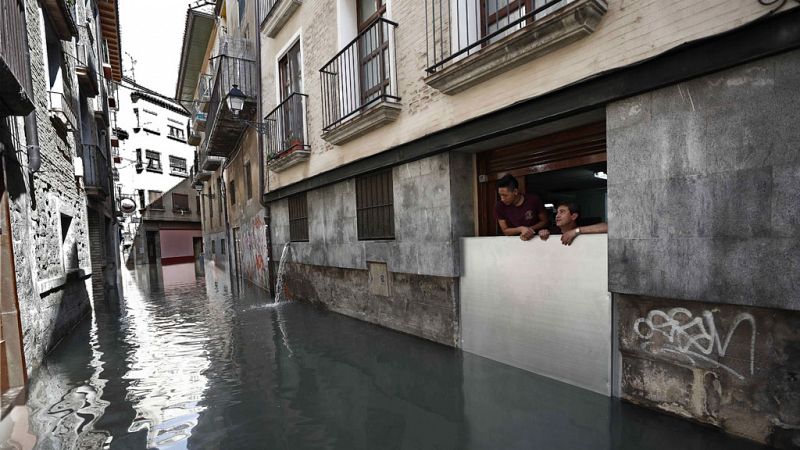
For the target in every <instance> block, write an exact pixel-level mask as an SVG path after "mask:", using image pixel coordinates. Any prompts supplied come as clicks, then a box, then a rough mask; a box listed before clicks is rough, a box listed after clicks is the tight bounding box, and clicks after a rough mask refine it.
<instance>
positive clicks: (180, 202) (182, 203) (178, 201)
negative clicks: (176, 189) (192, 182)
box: [172, 194, 189, 212]
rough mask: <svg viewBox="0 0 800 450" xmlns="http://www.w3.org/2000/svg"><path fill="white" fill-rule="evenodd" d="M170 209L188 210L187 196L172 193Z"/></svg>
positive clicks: (176, 210)
mask: <svg viewBox="0 0 800 450" xmlns="http://www.w3.org/2000/svg"><path fill="white" fill-rule="evenodd" d="M172 210H173V211H175V212H189V196H188V195H186V194H172Z"/></svg>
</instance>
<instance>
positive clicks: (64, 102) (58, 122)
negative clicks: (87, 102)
mask: <svg viewBox="0 0 800 450" xmlns="http://www.w3.org/2000/svg"><path fill="white" fill-rule="evenodd" d="M47 98H48V101H49V104H48V109H49V112H50V122H52V123H53V126H54V127H55V129H56V130H57V131H58V133H59V134H60V135H61V136H62V137H64V136H66V134H67V133H68V132H72V131H75V130H76V129H77V123H78V120H77V117H76V116H75V109H74V108H73V107H72V104H71V103H70V101H69V100H68V99H67V97H66V96H65V95H64V93H62V92H55V91H48V92H47Z"/></svg>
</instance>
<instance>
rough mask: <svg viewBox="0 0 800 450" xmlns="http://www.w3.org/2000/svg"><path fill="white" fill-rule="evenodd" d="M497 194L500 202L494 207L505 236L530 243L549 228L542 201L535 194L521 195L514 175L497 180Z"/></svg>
mask: <svg viewBox="0 0 800 450" xmlns="http://www.w3.org/2000/svg"><path fill="white" fill-rule="evenodd" d="M497 194H498V196H499V197H500V202H499V203H497V204H496V205H495V207H494V215H495V218H496V219H497V223H498V224H499V225H500V229H501V230H502V231H503V234H504V235H506V236H519V237H520V239H522V240H523V241H528V240H531V239H533V237H534V236H536V232H537V231H539V230H542V229H545V228H547V224H548V222H549V220H548V218H547V211H546V210H545V209H544V205H543V204H542V201H541V200H540V199H539V197H537V196H535V195H533V194H528V193H525V194H523V193H521V192H520V191H519V182H517V179H516V178H514V177H513V176H512V175H510V174H509V175H506V176H504V177H503V178H500V179H499V180H497Z"/></svg>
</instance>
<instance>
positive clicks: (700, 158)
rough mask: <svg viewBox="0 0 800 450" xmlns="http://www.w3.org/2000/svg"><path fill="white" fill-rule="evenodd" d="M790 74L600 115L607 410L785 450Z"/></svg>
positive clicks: (673, 91)
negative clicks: (610, 349)
mask: <svg viewBox="0 0 800 450" xmlns="http://www.w3.org/2000/svg"><path fill="white" fill-rule="evenodd" d="M797 73H800V51H797V50H795V51H790V52H787V53H783V54H780V55H777V56H773V57H768V58H764V59H761V60H757V61H754V62H750V63H747V64H743V65H740V66H737V67H734V68H731V69H728V70H724V71H721V72H718V73H713V74H710V75H706V76H703V77H700V78H696V79H692V80H689V81H686V82H683V83H680V84H677V85H673V86H669V87H665V88H662V89H659V90H656V91H652V92H649V93H645V94H642V95H638V96H635V97H632V98H629V99H627V100H623V101H620V102H617V103H614V104H611V105H609V107H608V108H607V128H608V180H609V184H608V198H609V214H608V215H609V289H610V290H611V291H612V292H613V293H614V296H615V305H616V308H617V313H618V314H617V315H618V318H619V329H618V340H619V347H620V351H621V374H620V375H621V396H622V397H623V398H625V399H627V400H630V401H633V402H636V403H641V404H646V405H648V406H652V407H655V408H657V409H661V410H664V411H668V412H671V413H674V414H678V415H681V416H684V417H689V418H691V419H694V420H697V421H701V422H705V423H709V424H713V425H715V426H719V427H721V428H723V429H725V430H727V431H729V432H732V433H734V434H739V435H742V436H746V437H748V438H750V439H753V440H756V441H760V442H766V443H770V444H773V445H776V446H779V447H782V448H794V446H797V445H800V434H798V432H797V430H798V427H800V416H798V415H797V411H800V404H799V403H798V399H800V397H798V392H800V383H799V382H798V374H800V370H799V368H798V366H797V359H798V358H797V356H798V351H800V341H799V340H798V339H799V338H800V335H798V334H797V330H798V319H799V318H800V317H799V316H798V315H797V314H798V311H800V300H799V299H798V296H797V283H798V277H797V274H798V273H800V246H798V245H797V236H798V235H800V220H798V217H800V201H798V192H800V190H798V186H800V132H798V127H797V126H796V123H797V121H798V120H800V107H799V106H800V81H798V80H799V79H798V77H797ZM652 297H658V298H652Z"/></svg>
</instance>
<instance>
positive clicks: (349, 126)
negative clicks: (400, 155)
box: [320, 18, 400, 145]
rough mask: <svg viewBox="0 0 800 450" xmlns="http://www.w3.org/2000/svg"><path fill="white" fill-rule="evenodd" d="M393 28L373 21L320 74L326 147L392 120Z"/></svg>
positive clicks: (396, 102) (396, 105)
mask: <svg viewBox="0 0 800 450" xmlns="http://www.w3.org/2000/svg"><path fill="white" fill-rule="evenodd" d="M395 28H397V24H396V23H394V22H391V21H389V20H386V19H383V18H381V19H378V20H377V21H375V23H374V24H372V25H371V26H370V27H369V28H367V29H365V30H364V31H362V32H361V33H359V35H358V36H356V38H355V39H353V41H352V42H350V43H349V44H348V45H347V46H346V47H345V48H344V49H342V50H341V51H340V52H339V53H338V54H337V55H336V56H335V57H334V58H333V59H332V60H331V61H329V62H328V63H327V64H325V66H324V67H323V68H322V69H320V78H321V80H320V81H321V83H322V120H323V132H322V138H323V139H325V140H326V141H328V142H330V143H332V144H335V145H340V144H344V143H346V142H348V141H350V140H352V139H355V138H357V137H359V136H361V135H363V134H366V133H368V132H369V131H372V130H373V129H375V128H377V127H380V126H382V125H384V124H387V123H389V122H393V121H394V120H396V119H397V116H398V115H399V114H400V97H398V95H397V93H398V90H397V71H396V68H395V61H396V58H395V40H394V30H395Z"/></svg>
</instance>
